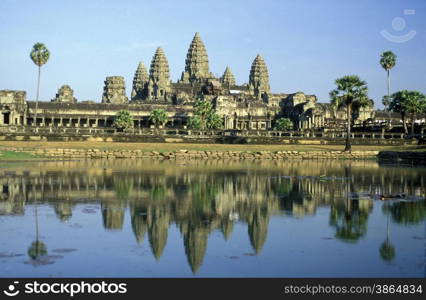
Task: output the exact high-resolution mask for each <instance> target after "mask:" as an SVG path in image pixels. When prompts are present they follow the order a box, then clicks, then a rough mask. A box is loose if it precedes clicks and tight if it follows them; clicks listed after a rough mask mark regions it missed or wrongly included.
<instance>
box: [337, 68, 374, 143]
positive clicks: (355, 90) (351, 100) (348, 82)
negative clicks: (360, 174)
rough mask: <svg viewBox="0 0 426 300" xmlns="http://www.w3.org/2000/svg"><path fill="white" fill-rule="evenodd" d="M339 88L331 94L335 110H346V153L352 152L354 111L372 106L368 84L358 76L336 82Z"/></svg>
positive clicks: (343, 78) (347, 77) (346, 77)
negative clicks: (351, 139) (351, 136)
mask: <svg viewBox="0 0 426 300" xmlns="http://www.w3.org/2000/svg"><path fill="white" fill-rule="evenodd" d="M335 83H336V86H337V88H336V89H334V90H332V91H331V92H330V99H331V104H332V106H333V107H334V108H342V107H345V108H346V119H347V126H346V146H345V151H351V143H350V135H351V124H352V109H353V108H354V107H357V108H358V109H360V108H362V107H364V106H367V105H370V104H371V101H370V100H369V99H368V95H367V94H368V87H367V83H366V82H365V81H363V80H361V79H360V78H359V77H358V76H356V75H348V76H344V77H342V78H339V79H336V81H335Z"/></svg>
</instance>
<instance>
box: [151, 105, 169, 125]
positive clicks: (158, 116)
mask: <svg viewBox="0 0 426 300" xmlns="http://www.w3.org/2000/svg"><path fill="white" fill-rule="evenodd" d="M149 120H150V121H151V122H152V123H154V126H155V127H158V125H163V126H164V124H165V123H166V122H167V113H166V111H165V110H164V109H154V110H153V111H152V112H151V114H150V115H149Z"/></svg>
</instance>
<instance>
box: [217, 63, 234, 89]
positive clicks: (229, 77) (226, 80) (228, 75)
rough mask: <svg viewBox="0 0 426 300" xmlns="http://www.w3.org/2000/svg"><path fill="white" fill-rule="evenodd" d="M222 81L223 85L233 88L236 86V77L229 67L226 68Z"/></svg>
mask: <svg viewBox="0 0 426 300" xmlns="http://www.w3.org/2000/svg"><path fill="white" fill-rule="evenodd" d="M220 81H221V82H222V83H223V84H226V85H229V86H232V85H235V77H234V74H232V72H231V69H230V68H229V67H226V69H225V72H224V73H223V75H222V77H221V79H220Z"/></svg>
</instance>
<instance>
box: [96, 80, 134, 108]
mask: <svg viewBox="0 0 426 300" xmlns="http://www.w3.org/2000/svg"><path fill="white" fill-rule="evenodd" d="M127 102H128V99H127V96H126V87H125V84H124V77H122V76H109V77H107V78H106V79H105V86H104V93H103V95H102V103H112V104H123V103H127Z"/></svg>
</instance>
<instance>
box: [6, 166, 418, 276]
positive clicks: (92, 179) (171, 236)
mask: <svg viewBox="0 0 426 300" xmlns="http://www.w3.org/2000/svg"><path fill="white" fill-rule="evenodd" d="M0 192H1V194H0V277H194V276H195V277H424V276H425V218H426V202H425V193H426V168H425V167H424V166H423V167H422V166H412V165H411V166H409V165H392V164H388V165H383V164H380V163H379V162H377V161H368V160H365V161H357V160H285V161H219V160H188V161H169V160H165V161H159V160H125V159H123V160H87V161H52V162H29V163H2V164H1V166H0Z"/></svg>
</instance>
